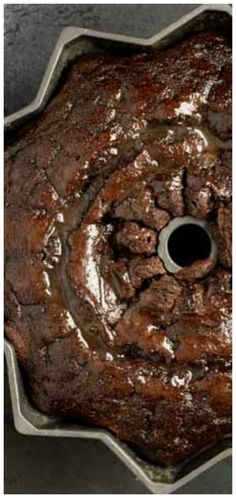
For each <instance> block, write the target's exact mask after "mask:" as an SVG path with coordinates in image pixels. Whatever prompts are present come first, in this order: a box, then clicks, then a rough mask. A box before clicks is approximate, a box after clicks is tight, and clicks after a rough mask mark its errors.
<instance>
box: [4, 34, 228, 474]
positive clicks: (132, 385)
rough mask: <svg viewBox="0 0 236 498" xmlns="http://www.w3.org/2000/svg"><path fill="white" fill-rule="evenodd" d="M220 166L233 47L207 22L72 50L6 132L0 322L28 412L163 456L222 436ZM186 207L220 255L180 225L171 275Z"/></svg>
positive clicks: (224, 170)
mask: <svg viewBox="0 0 236 498" xmlns="http://www.w3.org/2000/svg"><path fill="white" fill-rule="evenodd" d="M231 177H232V175H231V47H230V43H229V41H228V39H227V37H226V36H225V35H224V34H219V33H216V32H204V33H196V34H194V35H192V36H191V37H188V38H186V39H184V40H183V41H180V42H178V43H177V44H176V45H175V46H172V47H169V48H167V49H163V50H162V51H159V52H157V51H156V52H148V53H144V52H140V53H132V54H127V55H124V54H119V53H99V54H98V53H97V54H88V55H84V56H81V57H80V58H78V59H77V60H76V61H75V62H73V63H72V64H71V65H70V67H68V68H67V69H66V73H65V75H64V77H63V80H62V81H61V83H60V86H59V88H58V89H57V92H56V94H54V96H53V98H52V99H51V101H50V103H49V105H48V106H47V107H46V109H45V110H44V111H43V112H42V113H41V114H40V115H39V116H38V117H37V118H35V119H34V120H32V121H31V122H30V123H28V124H26V125H24V127H23V128H21V129H19V130H18V131H15V132H14V134H12V133H11V135H10V136H9V137H8V138H7V140H6V154H5V216H6V219H5V237H6V238H5V256H6V262H5V270H6V280H5V291H6V297H5V313H6V322H5V331H6V335H7V338H8V339H9V340H10V342H11V343H12V344H13V345H14V347H15V350H16V353H17V356H18V359H19V362H20V366H21V369H22V372H23V374H24V379H25V383H26V387H27V390H28V393H29V396H30V398H31V402H32V403H33V404H34V405H35V406H36V407H37V408H38V409H39V410H41V411H42V412H44V413H47V414H50V415H54V416H58V417H62V418H63V419H67V420H73V421H77V422H79V423H85V424H86V425H93V426H97V427H104V428H106V429H109V430H110V431H112V432H113V433H114V434H115V435H116V436H117V437H118V438H120V439H121V440H123V441H126V442H127V443H128V444H130V445H131V446H132V447H133V448H135V449H136V450H137V451H138V452H139V454H141V455H142V456H144V457H145V458H147V459H148V460H150V461H153V462H158V463H160V464H163V465H167V464H173V463H176V462H181V461H183V460H184V459H186V458H189V457H190V456H191V455H194V454H196V453H197V452H198V451H200V450H202V449H203V448H204V447H206V446H208V445H210V444H213V443H215V442H216V441H219V440H221V439H222V438H224V437H225V436H226V435H227V434H228V433H229V432H230V431H231V384H230V377H231V339H230V331H231V329H230V317H231ZM188 215H190V216H191V217H192V218H193V219H195V220H200V221H204V223H205V226H206V233H207V234H208V237H209V241H210V242H209V244H210V243H211V241H214V243H215V245H216V247H217V251H218V253H217V257H216V258H212V256H211V252H210V250H209V251H206V253H204V254H202V253H201V251H200V253H198V250H195V249H196V247H195V249H194V251H193V245H195V244H192V245H191V240H192V239H191V237H190V236H186V234H185V237H184V238H182V239H181V240H182V241H181V244H182V246H181V244H180V255H179V258H180V259H179V260H178V261H180V262H181V261H182V260H181V257H182V256H183V254H186V255H187V256H186V257H187V260H184V261H186V264H185V262H183V264H180V265H179V270H178V271H174V272H171V271H169V270H167V269H166V266H165V261H164V259H163V260H162V259H161V257H160V255H159V253H158V247H159V240H160V237H161V233H162V231H163V230H164V229H165V228H166V227H168V226H169V224H170V223H171V220H173V219H174V218H179V219H180V220H181V219H182V218H184V217H186V216H188ZM195 235H196V237H197V234H195ZM200 246H201V244H200V245H199V247H200ZM181 247H183V251H185V253H183V252H182V251H181ZM186 248H187V250H186ZM175 249H176V245H175V244H173V247H172V249H171V251H172V252H173V254H172V256H173V258H175V255H174V252H175ZM191 251H193V252H191ZM181 255H182V256H181ZM177 259H178V258H177V256H176V260H177ZM178 264H179V263H178Z"/></svg>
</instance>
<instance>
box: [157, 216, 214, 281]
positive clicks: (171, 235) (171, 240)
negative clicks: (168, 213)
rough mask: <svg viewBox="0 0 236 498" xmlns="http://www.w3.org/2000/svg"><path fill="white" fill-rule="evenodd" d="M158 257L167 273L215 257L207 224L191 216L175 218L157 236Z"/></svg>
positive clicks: (212, 241)
mask: <svg viewBox="0 0 236 498" xmlns="http://www.w3.org/2000/svg"><path fill="white" fill-rule="evenodd" d="M157 250H158V255H159V257H160V258H161V260H162V261H163V263H164V266H165V268H166V269H167V271H169V272H171V273H175V272H177V271H179V270H181V269H182V268H185V267H186V266H189V265H191V264H192V263H194V262H195V261H201V260H204V259H206V258H208V257H209V256H210V257H211V258H212V259H214V260H215V259H216V257H217V247H216V244H215V242H214V240H213V239H212V236H211V234H210V233H209V231H208V229H207V223H206V222H205V221H204V220H203V221H201V220H198V219H195V218H193V217H192V216H183V217H177V218H174V219H173V220H171V221H170V222H169V223H168V225H167V226H166V227H165V228H163V230H162V231H161V232H160V235H159V244H158V249H157Z"/></svg>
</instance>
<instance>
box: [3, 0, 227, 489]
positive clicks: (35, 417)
mask: <svg viewBox="0 0 236 498" xmlns="http://www.w3.org/2000/svg"><path fill="white" fill-rule="evenodd" d="M231 15H232V11H231V7H230V6H227V5H213V4H211V5H203V6H200V7H198V8H197V9H195V10H194V11H193V12H191V13H190V14H188V15H186V16H184V17H183V18H181V19H180V20H179V21H177V22H176V23H174V24H172V25H171V26H170V27H169V28H167V29H164V30H162V31H161V32H160V33H159V34H157V35H155V36H153V37H151V38H149V39H140V38H133V37H127V36H122V35H110V34H108V33H101V32H96V31H91V30H87V29H79V28H73V27H69V28H66V29H65V30H63V32H62V34H61V36H60V38H59V40H58V42H57V45H56V47H55V50H54V52H53V54H52V56H51V59H50V61H49V64H48V67H47V70H46V72H45V75H44V78H43V80H42V83H41V85H40V88H39V91H38V93H37V96H36V98H35V99H34V100H33V102H32V103H31V104H29V105H28V106H26V107H24V108H23V109H22V110H20V111H19V112H16V113H14V114H11V115H10V116H8V117H7V118H6V119H5V128H6V130H10V129H14V127H16V126H19V125H20V124H21V123H23V122H24V121H27V120H28V119H30V118H32V117H33V116H34V115H35V114H37V113H39V112H40V111H41V110H42V109H43V108H44V106H45V105H46V103H47V102H48V100H49V98H50V96H51V94H52V92H53V90H54V88H55V87H56V85H57V83H58V80H59V78H60V75H61V73H62V71H63V69H64V68H65V67H66V65H67V64H68V62H69V61H71V60H73V59H75V58H76V57H78V56H79V55H81V54H83V53H88V52H97V51H100V50H106V48H108V47H109V48H114V49H116V47H117V46H118V47H120V46H122V48H123V47H124V48H125V49H126V50H134V49H135V48H139V49H145V50H153V49H160V48H163V47H164V46H167V45H168V44H170V43H172V42H173V41H175V40H177V39H179V38H181V37H182V36H183V35H184V34H186V33H188V32H189V31H192V30H196V29H199V28H203V29H204V27H208V26H216V27H217V26H218V25H221V26H222V23H228V29H230V25H231V24H230V23H231V21H230V18H231ZM5 354H6V360H7V368H8V376H9V383H10V391H11V399H12V408H13V415H14V423H15V427H16V430H17V431H18V432H20V433H21V434H29V435H35V436H54V437H75V438H92V439H98V440H100V441H102V442H104V443H105V444H106V445H107V446H108V447H109V448H110V449H111V450H112V451H113V452H114V453H115V454H116V455H117V456H118V457H119V458H120V459H121V460H122V461H123V462H124V463H125V464H126V465H127V467H128V468H129V469H130V470H131V471H132V472H133V473H134V474H135V475H136V476H137V477H138V478H139V479H140V480H141V481H142V482H143V483H144V485H146V487H147V488H148V489H149V490H150V491H151V492H152V493H156V494H159V493H160V494H168V493H172V492H174V491H175V490H177V489H178V488H180V487H182V486H183V485H184V484H186V483H187V482H188V481H190V480H191V479H193V478H194V477H196V476H197V475H199V474H200V473H201V472H204V470H206V469H208V468H209V467H211V466H212V465H214V464H216V463H217V462H219V461H220V460H222V459H224V458H226V457H227V456H229V455H230V454H231V449H230V438H226V439H225V440H224V441H222V442H221V443H220V444H218V445H215V446H214V447H211V448H208V449H206V450H204V451H203V452H201V454H199V455H197V456H196V457H195V458H194V459H192V460H191V461H188V462H184V463H183V465H181V466H176V467H167V468H163V467H160V466H155V465H153V464H149V463H148V462H145V461H144V460H142V459H140V458H139V457H138V456H137V455H136V454H135V453H134V452H133V451H132V450H131V449H130V448H129V447H128V446H127V445H126V444H124V443H122V442H120V441H119V440H118V439H117V438H116V437H115V436H113V435H112V434H111V433H109V432H108V431H105V430H102V429H94V428H87V427H84V426H83V427H82V426H78V425H69V424H62V423H61V422H60V420H57V419H54V418H52V417H47V416H46V415H43V414H42V413H40V412H38V411H37V410H36V409H35V408H34V407H32V406H31V405H30V403H29V401H28V399H27V395H26V393H25V390H24V386H23V381H22V376H21V372H20V369H19V366H18V362H17V358H16V354H15V352H14V348H13V347H12V346H11V345H10V344H9V342H8V341H6V342H5Z"/></svg>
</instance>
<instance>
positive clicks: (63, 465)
mask: <svg viewBox="0 0 236 498" xmlns="http://www.w3.org/2000/svg"><path fill="white" fill-rule="evenodd" d="M194 7H195V5H193V4H192V5H55V4H53V5H36V4H34V5H23V4H18V5H5V82H4V83H5V114H6V115H8V114H10V113H12V112H14V111H16V110H18V109H20V108H21V107H22V106H24V105H26V104H28V103H29V102H30V101H31V100H32V99H33V97H34V96H35V94H36V92H37V89H38V86H39V83H40V81H41V78H42V75H43V73H44V70H45V68H46V65H47V61H48V59H49V56H50V54H51V52H52V50H53V47H54V45H55V42H56V40H57V38H58V36H59V34H60V32H61V30H62V29H63V28H64V27H65V26H69V25H74V26H80V27H83V28H91V29H97V30H101V31H109V32H113V33H122V34H126V35H132V36H140V37H149V36H151V35H153V34H155V33H156V32H158V31H159V30H160V29H162V28H164V27H166V26H168V25H169V24H170V23H172V22H173V21H175V20H177V19H178V18H179V17H180V16H181V15H183V14H186V13H187V12H189V11H191V10H192V9H193V8H194ZM5 398H6V399H5V493H7V494H10V493H33V494H35V493H39V494H46V493H61V494H70V493H79V494H82V493H93V494H98V493H99V494H100V493H121V494H129V493H138V494H139V493H148V491H147V490H146V488H144V486H143V485H142V484H141V483H140V482H138V481H137V480H136V479H135V478H134V477H133V475H132V474H131V473H130V471H129V470H128V469H127V468H126V467H125V466H124V465H123V464H122V463H121V462H120V461H119V460H118V459H117V458H116V457H115V456H114V455H113V454H112V453H111V452H110V451H109V450H108V449H107V448H106V447H105V446H104V445H102V443H100V442H97V441H90V440H88V441H86V440H79V439H66V438H60V439H57V438H55V439H53V438H37V437H34V438H33V437H29V436H22V435H20V434H17V433H16V431H15V429H14V427H13V419H12V414H11V403H10V397H9V391H8V387H7V381H6V389H5ZM231 492H232V491H231V460H230V459H227V460H225V461H223V462H221V463H220V464H218V465H216V466H215V467H214V468H213V469H211V470H209V471H207V472H205V473H204V474H202V475H201V476H200V477H198V478H197V479H195V480H194V481H192V482H191V483H189V484H188V485H186V486H185V487H184V488H182V489H181V490H179V491H178V492H177V493H184V494H197V493H202V494H206V493H209V494H216V493H219V494H227V493H228V494H230V493H231Z"/></svg>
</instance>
